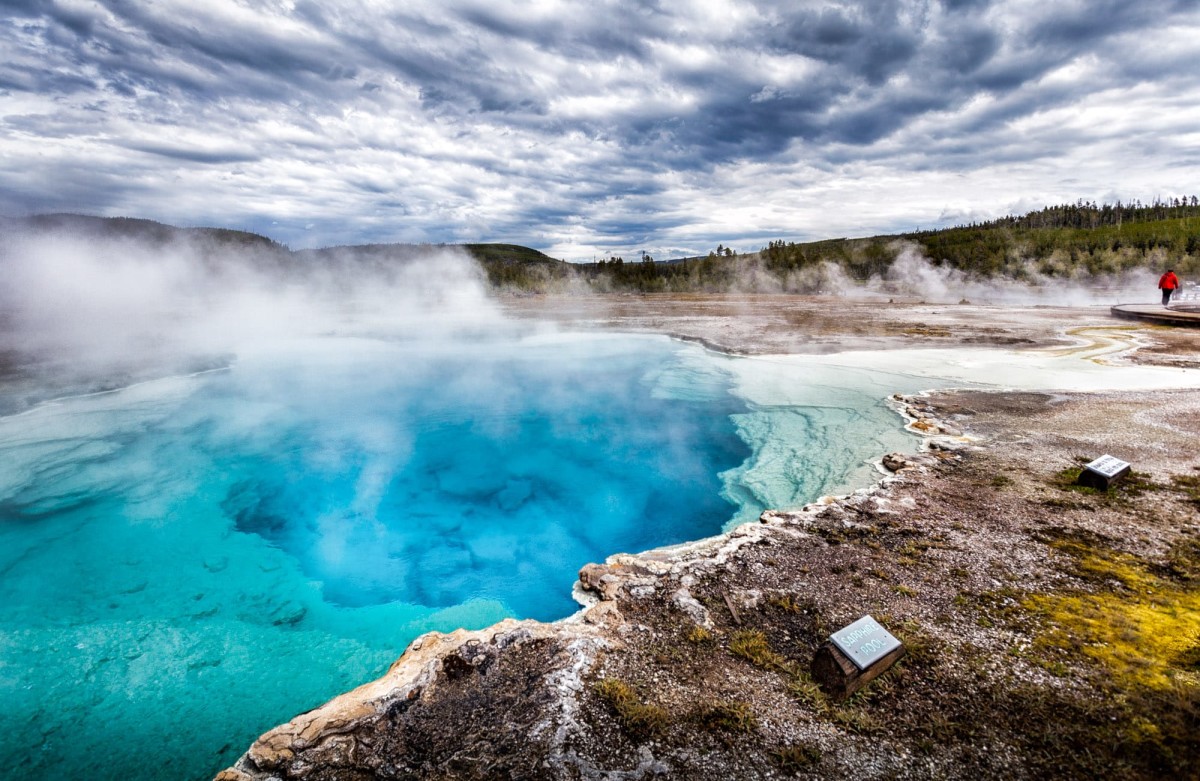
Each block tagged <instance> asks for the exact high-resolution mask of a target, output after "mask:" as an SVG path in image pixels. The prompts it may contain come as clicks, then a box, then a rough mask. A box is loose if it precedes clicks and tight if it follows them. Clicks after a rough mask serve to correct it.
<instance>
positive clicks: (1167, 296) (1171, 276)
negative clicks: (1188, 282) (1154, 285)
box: [1158, 269, 1179, 306]
mask: <svg viewBox="0 0 1200 781" xmlns="http://www.w3.org/2000/svg"><path fill="white" fill-rule="evenodd" d="M1158 288H1159V290H1161V291H1162V292H1163V306H1166V305H1167V304H1168V303H1169V302H1170V301H1171V294H1172V293H1174V292H1175V291H1176V290H1178V289H1179V277H1177V276H1175V272H1174V271H1173V270H1171V269H1167V273H1166V274H1163V275H1162V276H1161V277H1159V278H1158Z"/></svg>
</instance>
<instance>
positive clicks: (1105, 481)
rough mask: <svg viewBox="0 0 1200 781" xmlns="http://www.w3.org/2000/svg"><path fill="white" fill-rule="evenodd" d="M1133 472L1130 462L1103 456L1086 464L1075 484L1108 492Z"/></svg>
mask: <svg viewBox="0 0 1200 781" xmlns="http://www.w3.org/2000/svg"><path fill="white" fill-rule="evenodd" d="M1130 471H1131V469H1130V464H1129V462H1128V461H1122V460H1121V459H1119V458H1116V457H1115V456H1110V455H1103V456H1100V457H1099V458H1097V459H1096V460H1095V461H1092V462H1091V463H1089V464H1086V465H1085V466H1084V467H1083V471H1082V472H1080V473H1079V479H1077V480H1076V481H1075V482H1076V483H1078V484H1079V485H1086V486H1090V487H1092V488H1099V489H1101V490H1105V491H1106V490H1108V487H1109V486H1110V485H1112V484H1113V483H1115V482H1116V481H1118V480H1120V479H1121V478H1123V477H1125V475H1127V474H1129V472H1130Z"/></svg>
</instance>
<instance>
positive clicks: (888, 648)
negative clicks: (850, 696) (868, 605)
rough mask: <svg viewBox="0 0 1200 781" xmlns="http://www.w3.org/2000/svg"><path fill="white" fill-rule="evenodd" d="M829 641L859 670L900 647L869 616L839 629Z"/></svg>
mask: <svg viewBox="0 0 1200 781" xmlns="http://www.w3.org/2000/svg"><path fill="white" fill-rule="evenodd" d="M829 639H830V640H831V641H833V644H834V645H835V646H837V648H838V650H839V651H841V652H842V653H844V654H845V655H846V656H847V657H848V658H849V659H850V661H852V662H854V666H855V667H857V668H858V669H860V670H865V669H867V668H868V667H870V666H871V665H872V664H874V663H875V662H877V661H879V660H880V659H882V658H883V657H885V656H887V655H888V654H889V653H891V652H892V651H895V650H896V649H897V648H899V647H900V641H899V640H897V639H896V638H895V637H893V636H892V633H891V632H889V631H888V630H886V629H884V628H883V627H882V626H880V625H879V622H878V621H876V620H875V619H873V618H871V617H870V616H863V617H862V618H860V619H858V620H857V621H855V622H854V623H853V624H850V625H849V626H847V627H844V628H842V629H839V630H838V631H836V632H834V633H833V634H831V635H830V636H829Z"/></svg>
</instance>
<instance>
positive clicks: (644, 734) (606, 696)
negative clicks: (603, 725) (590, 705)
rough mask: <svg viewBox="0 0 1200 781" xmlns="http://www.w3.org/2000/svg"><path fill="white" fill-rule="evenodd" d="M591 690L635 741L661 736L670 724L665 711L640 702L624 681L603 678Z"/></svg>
mask: <svg viewBox="0 0 1200 781" xmlns="http://www.w3.org/2000/svg"><path fill="white" fill-rule="evenodd" d="M593 688H594V690H595V692H596V694H597V695H599V697H600V698H601V699H602V700H604V701H605V702H607V703H608V704H609V706H610V707H611V708H612V709H613V711H614V712H615V713H616V716H617V721H618V722H620V724H621V726H622V727H624V729H625V731H626V732H628V733H629V734H630V735H631V736H632V737H634V738H635V739H637V740H645V739H647V738H652V737H655V736H658V735H661V734H662V733H663V732H664V731H665V730H666V728H667V726H668V724H669V723H670V718H669V717H668V715H667V712H666V711H665V710H663V709H662V708H660V707H658V706H657V705H648V704H646V703H644V702H642V701H641V700H640V699H638V696H637V694H635V693H634V691H633V689H632V688H631V687H630V686H629V684H627V683H625V682H624V681H619V680H617V679H615V678H605V679H604V680H602V681H599V682H597V683H596V685H595V686H594V687H593Z"/></svg>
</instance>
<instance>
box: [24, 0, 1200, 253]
mask: <svg viewBox="0 0 1200 781" xmlns="http://www.w3.org/2000/svg"><path fill="white" fill-rule="evenodd" d="M0 9H2V10H0V14H2V16H0V51H2V52H3V56H2V57H0V214H5V215H9V216H15V215H21V214H28V213H38V212H49V211H71V212H81V213H87V214H98V215H105V216H136V217H147V218H151V219H157V220H161V221H164V222H169V223H173V224H177V225H218V226H222V227H234V228H242V229H246V230H253V231H256V232H259V233H263V234H266V235H268V236H270V237H272V238H274V239H276V240H279V241H282V242H284V243H286V244H288V245H290V246H292V247H295V248H300V247H311V246H323V245H329V244H338V243H365V242H387V241H431V242H442V241H445V242H459V241H506V242H515V243H520V244H526V245H530V246H534V247H537V248H539V249H542V250H544V251H546V252H548V253H550V254H551V255H553V256H555V257H562V258H566V259H571V260H590V259H591V258H592V257H593V256H604V255H607V254H611V253H617V254H622V255H624V256H626V257H631V256H635V255H637V254H638V253H639V252H640V251H642V250H646V251H649V252H650V253H652V254H654V255H655V256H656V257H659V258H666V257H673V256H680V255H685V254H696V253H702V252H707V251H708V250H709V249H712V248H714V247H716V245H717V244H718V243H724V244H726V245H730V246H733V247H735V248H737V249H740V250H753V249H758V248H760V247H761V246H763V245H765V244H766V242H767V241H769V240H771V239H777V238H782V239H788V240H797V241H799V240H808V239H819V238H830V237H836V236H860V235H872V234H878V233H890V232H894V231H900V230H911V229H915V228H918V227H935V226H942V225H947V224H954V223H958V222H965V221H970V220H973V219H985V218H990V217H994V216H1000V215H1002V214H1006V213H1010V212H1021V211H1025V210H1028V209H1032V208H1038V207H1040V206H1043V205H1046V204H1049V203H1061V202H1064V201H1075V200H1077V199H1079V198H1084V199H1093V200H1109V201H1112V200H1116V199H1117V198H1121V199H1126V200H1128V199H1133V198H1141V199H1143V200H1149V199H1152V198H1154V197H1155V196H1173V195H1183V194H1185V193H1186V194H1193V193H1196V194H1200V193H1197V190H1200V2H1198V1H1197V0H1155V2H1130V1H1129V0H1090V1H1080V0H1049V1H1048V0H1005V1H1004V2H992V1H991V0H877V1H876V2H850V1H849V0H834V1H833V2H805V1H804V0H793V1H792V2H775V1H773V0H758V1H757V2H751V1H749V0H660V1H656V0H589V1H588V2H565V1H558V0H404V1H403V2H400V1H398V0H294V1H293V0H262V1H261V2H259V1H257V0H242V1H237V0H4V2H3V3H0Z"/></svg>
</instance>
